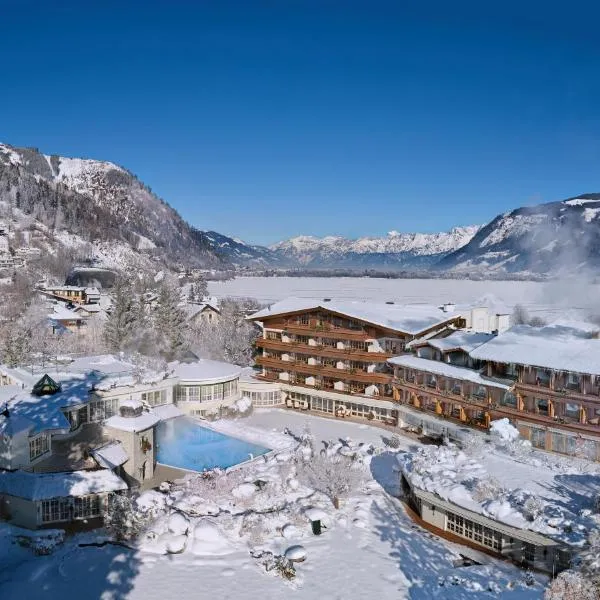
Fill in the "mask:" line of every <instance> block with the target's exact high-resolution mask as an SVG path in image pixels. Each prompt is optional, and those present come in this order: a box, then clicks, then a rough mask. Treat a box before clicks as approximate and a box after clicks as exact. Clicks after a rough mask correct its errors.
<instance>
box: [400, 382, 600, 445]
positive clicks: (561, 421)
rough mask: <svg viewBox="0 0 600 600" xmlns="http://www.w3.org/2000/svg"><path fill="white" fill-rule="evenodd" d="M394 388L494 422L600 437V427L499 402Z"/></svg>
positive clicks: (410, 384)
mask: <svg viewBox="0 0 600 600" xmlns="http://www.w3.org/2000/svg"><path fill="white" fill-rule="evenodd" d="M394 386H396V387H401V388H404V389H408V390H412V391H414V392H415V393H416V394H429V395H431V396H433V397H434V398H436V399H437V400H439V401H440V402H444V401H445V402H455V403H457V404H463V405H464V407H465V408H467V407H473V408H479V409H481V410H483V411H487V412H489V413H490V416H491V418H492V420H493V419H501V418H503V417H508V418H509V419H510V420H512V421H522V422H530V423H532V424H534V425H540V426H544V427H551V428H556V429H566V430H568V431H574V432H578V433H588V434H595V435H600V425H593V424H591V423H580V422H578V421H577V420H576V419H569V418H555V417H550V416H547V415H543V414H539V413H535V412H529V411H526V410H518V409H516V408H512V407H510V406H504V405H501V404H499V403H497V402H489V401H487V400H484V399H479V398H477V397H475V396H465V395H458V394H453V393H451V392H447V391H442V390H438V389H436V388H430V387H428V386H426V385H423V384H417V383H414V382H408V381H406V380H398V379H395V380H394ZM563 397H564V396H563Z"/></svg>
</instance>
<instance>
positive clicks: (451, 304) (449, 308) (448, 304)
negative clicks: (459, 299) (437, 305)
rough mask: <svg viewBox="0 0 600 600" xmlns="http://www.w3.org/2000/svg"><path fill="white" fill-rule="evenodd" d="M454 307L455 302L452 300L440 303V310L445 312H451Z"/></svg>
mask: <svg viewBox="0 0 600 600" xmlns="http://www.w3.org/2000/svg"><path fill="white" fill-rule="evenodd" d="M455 308H456V304H454V302H446V304H443V305H442V310H443V311H444V312H445V313H451V312H454V309H455Z"/></svg>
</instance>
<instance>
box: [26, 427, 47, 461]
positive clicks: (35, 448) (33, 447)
mask: <svg viewBox="0 0 600 600" xmlns="http://www.w3.org/2000/svg"><path fill="white" fill-rule="evenodd" d="M49 450H50V436H49V435H48V434H47V433H42V434H41V435H38V436H37V437H35V438H33V439H32V440H29V460H35V459H36V458H39V457H40V456H42V454H46V452H48V451H49Z"/></svg>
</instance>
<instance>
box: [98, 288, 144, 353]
mask: <svg viewBox="0 0 600 600" xmlns="http://www.w3.org/2000/svg"><path fill="white" fill-rule="evenodd" d="M111 296H112V301H113V306H112V310H111V313H110V315H109V317H108V319H107V320H106V323H105V325H104V339H105V340H106V344H107V345H108V347H109V349H110V350H112V351H113V352H119V351H121V350H125V349H126V348H128V347H129V346H130V344H131V343H132V342H133V340H134V338H135V333H136V327H137V325H138V310H137V308H138V306H137V303H136V301H135V298H134V296H133V291H132V289H131V285H130V284H129V283H128V282H127V281H125V280H124V279H117V281H115V285H114V286H113V289H112V293H111Z"/></svg>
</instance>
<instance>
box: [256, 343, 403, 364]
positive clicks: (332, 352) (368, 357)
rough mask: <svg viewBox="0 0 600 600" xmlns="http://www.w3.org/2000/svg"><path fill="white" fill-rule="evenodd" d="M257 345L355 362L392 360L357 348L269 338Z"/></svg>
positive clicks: (388, 355)
mask: <svg viewBox="0 0 600 600" xmlns="http://www.w3.org/2000/svg"><path fill="white" fill-rule="evenodd" d="M256 345H257V346H258V347H259V348H269V349H271V350H282V351H285V350H287V351H288V352H289V351H291V350H292V348H293V351H294V352H297V353H299V354H312V355H318V356H331V357H338V356H339V357H340V358H345V357H348V356H351V357H352V359H353V360H364V361H365V362H386V361H387V359H388V358H392V356H393V354H391V353H390V352H368V351H367V350H359V349H356V348H335V347H333V346H327V345H324V344H321V345H316V346H312V345H310V344H301V343H300V342H296V341H293V342H283V341H281V340H270V339H268V338H258V339H257V340H256Z"/></svg>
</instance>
